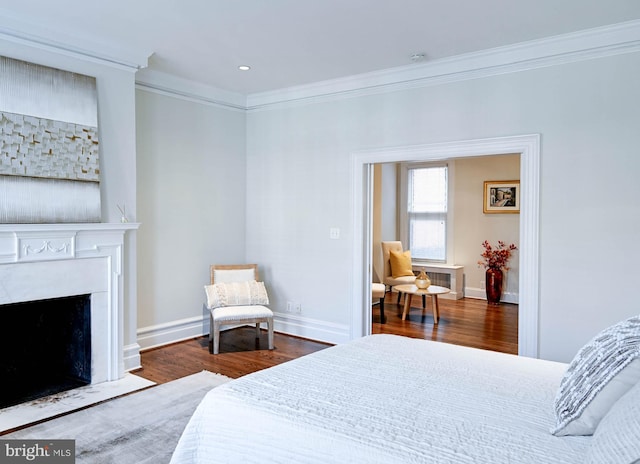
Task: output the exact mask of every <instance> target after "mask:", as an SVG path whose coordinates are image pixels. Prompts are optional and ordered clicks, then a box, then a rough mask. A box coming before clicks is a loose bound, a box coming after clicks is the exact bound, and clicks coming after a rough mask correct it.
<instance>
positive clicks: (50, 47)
mask: <svg viewBox="0 0 640 464" xmlns="http://www.w3.org/2000/svg"><path fill="white" fill-rule="evenodd" d="M0 40H3V41H6V42H9V43H13V44H16V45H23V46H27V47H30V48H34V49H37V50H43V51H46V52H53V53H57V54H59V55H64V56H68V57H71V58H75V59H79V60H82V61H87V62H91V63H96V64H100V65H105V66H109V67H112V68H116V69H120V70H124V71H130V72H136V71H138V70H139V69H142V68H144V67H146V66H147V63H148V58H149V56H150V55H151V53H147V52H142V51H139V52H138V51H133V52H131V51H129V52H123V51H115V50H106V49H105V50H103V51H95V50H89V49H84V48H81V47H76V46H74V45H69V44H65V43H62V42H56V41H53V40H49V39H47V38H44V37H39V36H36V35H32V34H28V33H24V32H19V31H17V30H14V29H10V28H7V27H4V26H2V25H0ZM78 42H79V43H83V42H84V43H86V41H82V40H81V39H78ZM103 49H104V47H103ZM14 58H15V57H14Z"/></svg>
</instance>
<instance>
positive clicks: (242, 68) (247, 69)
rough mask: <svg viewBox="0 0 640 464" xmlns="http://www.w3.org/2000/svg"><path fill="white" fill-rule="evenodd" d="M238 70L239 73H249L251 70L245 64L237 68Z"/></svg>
mask: <svg viewBox="0 0 640 464" xmlns="http://www.w3.org/2000/svg"><path fill="white" fill-rule="evenodd" d="M238 69H239V70H240V71H249V70H250V69H251V66H247V65H246V64H243V65H240V66H238Z"/></svg>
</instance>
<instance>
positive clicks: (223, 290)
mask: <svg viewBox="0 0 640 464" xmlns="http://www.w3.org/2000/svg"><path fill="white" fill-rule="evenodd" d="M204 290H205V292H206V293H207V308H209V309H214V308H220V307H223V306H250V305H268V304H269V297H268V296H267V289H266V288H265V286H264V282H256V281H255V280H249V281H244V282H222V283H218V284H213V285H205V286H204Z"/></svg>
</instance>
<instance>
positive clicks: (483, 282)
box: [480, 280, 487, 290]
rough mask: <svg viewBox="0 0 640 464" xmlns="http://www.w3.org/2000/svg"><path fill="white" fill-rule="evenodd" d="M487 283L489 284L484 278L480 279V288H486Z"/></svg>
mask: <svg viewBox="0 0 640 464" xmlns="http://www.w3.org/2000/svg"><path fill="white" fill-rule="evenodd" d="M486 285H487V284H486V282H485V281H484V280H481V281H480V290H485V287H486Z"/></svg>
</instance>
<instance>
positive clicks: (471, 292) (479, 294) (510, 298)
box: [464, 287, 519, 304]
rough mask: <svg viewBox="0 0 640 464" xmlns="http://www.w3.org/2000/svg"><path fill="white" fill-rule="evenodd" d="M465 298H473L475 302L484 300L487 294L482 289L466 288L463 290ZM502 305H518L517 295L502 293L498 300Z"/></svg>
mask: <svg viewBox="0 0 640 464" xmlns="http://www.w3.org/2000/svg"><path fill="white" fill-rule="evenodd" d="M464 296H465V298H475V299H476V300H486V299H487V292H486V290H485V289H483V288H474V287H466V288H465V289H464ZM500 301H502V302H503V303H513V304H518V301H519V299H518V294H517V293H514V292H504V293H503V294H502V298H501V299H500Z"/></svg>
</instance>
